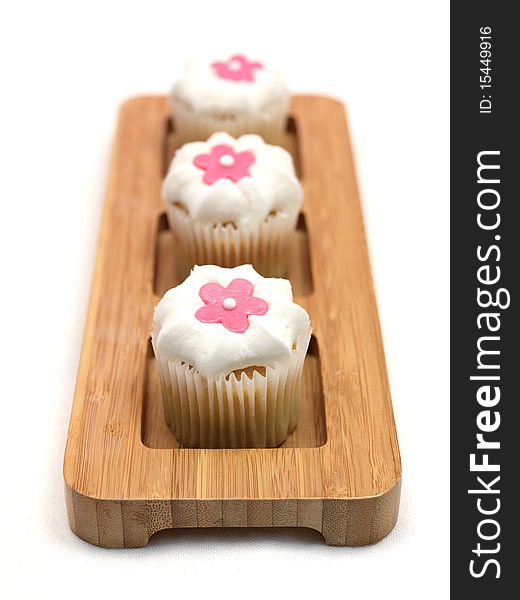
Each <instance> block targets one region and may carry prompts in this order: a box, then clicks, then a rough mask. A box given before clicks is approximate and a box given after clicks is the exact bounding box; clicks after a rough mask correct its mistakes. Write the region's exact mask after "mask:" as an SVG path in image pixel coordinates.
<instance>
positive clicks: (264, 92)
mask: <svg viewBox="0 0 520 600" xmlns="http://www.w3.org/2000/svg"><path fill="white" fill-rule="evenodd" d="M229 58H230V56H228V55H223V56H213V57H206V56H205V57H200V58H194V59H193V60H191V61H189V62H188V64H187V65H186V66H185V68H184V71H183V72H182V74H181V76H180V78H179V79H178V81H177V82H176V83H175V85H174V86H173V89H172V96H173V97H174V98H176V99H177V100H178V101H180V102H182V103H183V104H185V105H186V106H187V107H188V108H190V109H191V110H193V111H196V112H197V113H200V114H205V115H211V116H221V117H229V115H234V116H246V115H247V116H254V117H255V118H257V119H260V120H262V117H263V116H264V117H265V119H266V120H270V118H271V116H272V115H273V114H279V113H286V112H287V108H288V105H289V93H288V91H287V88H286V86H285V83H284V81H283V79H282V76H281V75H280V72H279V71H278V69H277V68H276V67H274V66H273V65H270V64H267V63H264V62H263V61H261V62H262V65H263V67H262V68H260V69H255V70H254V81H234V80H230V79H223V78H222V77H219V76H218V75H217V73H216V72H215V70H214V69H213V67H212V66H211V65H212V64H213V63H214V62H226V61H228V60H229ZM248 58H251V59H254V57H248ZM255 62H256V60H255ZM230 66H231V68H233V66H232V65H230ZM236 66H237V67H238V68H239V67H240V65H239V64H237V65H236Z"/></svg>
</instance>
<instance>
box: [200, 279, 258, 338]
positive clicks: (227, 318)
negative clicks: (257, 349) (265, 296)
mask: <svg viewBox="0 0 520 600" xmlns="http://www.w3.org/2000/svg"><path fill="white" fill-rule="evenodd" d="M253 290H254V287H253V284H252V283H251V282H250V281H248V280H247V279H233V281H232V282H231V283H230V284H229V285H228V286H227V288H224V287H222V286H221V285H219V284H218V283H206V284H204V285H203V286H202V287H201V288H200V290H199V296H200V297H201V299H202V301H203V302H204V306H201V308H199V309H198V310H197V312H196V313H195V317H196V318H197V319H198V320H199V321H200V322H201V323H222V325H224V327H225V328H226V329H229V331H233V332H234V333H245V332H246V331H247V328H248V327H249V318H248V317H249V315H265V313H266V312H267V310H268V308H269V306H268V305H267V302H266V301H265V300H262V298H257V297H255V296H253Z"/></svg>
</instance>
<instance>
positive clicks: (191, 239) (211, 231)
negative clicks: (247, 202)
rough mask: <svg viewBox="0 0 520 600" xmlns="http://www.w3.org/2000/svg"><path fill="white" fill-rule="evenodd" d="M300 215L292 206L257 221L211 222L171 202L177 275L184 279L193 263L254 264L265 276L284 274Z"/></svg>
mask: <svg viewBox="0 0 520 600" xmlns="http://www.w3.org/2000/svg"><path fill="white" fill-rule="evenodd" d="M297 217H298V211H296V210H293V211H291V212H278V213H276V214H275V215H271V216H269V217H268V218H267V219H266V220H265V221H262V222H261V223H259V224H256V225H249V226H239V225H235V224H231V223H228V224H223V225H212V224H207V223H197V222H195V221H194V220H193V219H192V218H191V217H190V216H189V214H187V213H186V212H185V211H184V210H183V209H182V208H179V207H178V206H176V205H173V204H170V205H168V221H169V224H170V229H171V230H172V231H173V234H174V237H175V241H176V245H177V250H178V254H177V256H178V260H177V268H178V275H179V277H180V278H182V279H184V278H185V277H186V276H187V275H188V274H189V272H190V270H191V268H192V267H193V266H194V265H207V264H210V265H218V266H219V267H237V266H238V265H243V264H252V265H253V267H254V268H255V269H256V270H257V271H258V272H259V273H260V274H262V275H263V276H264V277H284V276H286V275H287V269H288V255H289V245H290V242H291V236H292V235H293V234H294V229H295V227H296V220H297Z"/></svg>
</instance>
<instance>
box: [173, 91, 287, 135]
mask: <svg viewBox="0 0 520 600" xmlns="http://www.w3.org/2000/svg"><path fill="white" fill-rule="evenodd" d="M170 102H171V106H172V113H173V121H174V127H175V133H176V137H177V141H178V143H179V144H185V143H187V142H195V141H206V140H207V139H208V138H209V137H210V136H211V135H212V134H213V133H218V132H220V131H225V132H226V133H229V134H230V135H232V136H233V137H235V138H238V137H240V136H241V135H245V134H247V133H256V134H257V135H259V136H260V137H261V138H262V139H263V140H264V141H265V142H267V143H268V144H275V145H279V144H280V141H281V139H282V135H283V130H284V127H285V122H286V120H287V114H286V112H285V111H277V112H276V114H275V113H273V114H272V115H270V116H269V117H267V116H265V115H264V116H263V117H258V116H256V115H250V116H244V115H232V114H230V115H228V116H220V117H219V116H218V115H203V114H200V113H197V112H196V111H194V110H193V109H191V108H190V107H189V106H187V105H186V104H185V103H184V102H182V101H181V100H178V99H177V98H175V97H172V98H171V99H170Z"/></svg>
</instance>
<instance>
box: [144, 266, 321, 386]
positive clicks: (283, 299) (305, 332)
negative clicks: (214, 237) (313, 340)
mask: <svg viewBox="0 0 520 600" xmlns="http://www.w3.org/2000/svg"><path fill="white" fill-rule="evenodd" d="M233 279H247V280H248V281H250V282H251V283H252V284H253V286H254V291H253V296H255V297H258V298H262V299H263V300H265V302H267V304H268V307H269V308H268V310H267V312H266V313H265V314H264V315H250V316H249V317H248V319H249V327H248V328H247V330H246V331H245V332H244V333H235V332H232V331H230V330H229V329H227V328H226V327H225V326H224V325H223V324H222V323H203V322H201V321H199V320H198V319H197V318H196V317H195V313H196V312H197V310H198V309H199V308H200V307H202V306H204V302H203V301H202V299H201V298H200V296H199V291H200V288H201V287H202V286H203V285H204V284H206V283H209V282H216V283H218V284H219V285H221V286H222V287H227V286H228V285H229V284H230V283H231V281H232V280H233ZM309 332H310V321H309V315H308V314H307V312H306V311H305V310H304V309H303V308H302V307H301V306H299V305H298V304H295V303H294V302H293V301H292V289H291V284H290V283H289V281H287V280H286V279H275V278H265V277H262V276H261V275H259V274H258V273H257V272H256V271H255V270H254V269H253V267H252V266H251V265H241V266H239V267H235V268H233V269H224V268H221V267H216V266H214V265H203V266H198V267H194V269H193V270H192V272H191V274H190V276H189V277H188V278H187V279H186V280H185V281H184V282H183V283H181V284H180V285H178V286H177V287H174V288H172V289H171V290H169V291H168V292H166V294H165V295H164V297H163V298H162V300H161V301H160V302H159V304H158V305H157V307H156V308H155V313H154V320H153V332H152V338H153V342H154V346H155V348H156V352H157V354H158V356H160V357H161V358H166V359H168V360H182V361H184V362H186V363H189V364H191V365H193V366H194V367H195V368H196V369H197V370H198V371H199V372H200V373H201V374H202V375H204V376H206V377H211V376H216V375H219V374H221V373H224V374H226V375H227V374H228V373H230V372H231V371H234V370H236V369H245V368H247V367H251V366H266V367H269V366H272V367H274V366H275V365H276V364H277V363H279V362H280V361H288V360H289V359H290V357H291V352H292V351H293V350H292V349H293V344H294V343H295V342H296V340H297V338H298V337H300V336H306V337H307V339H308V336H309Z"/></svg>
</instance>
